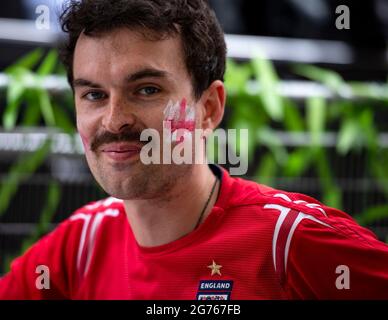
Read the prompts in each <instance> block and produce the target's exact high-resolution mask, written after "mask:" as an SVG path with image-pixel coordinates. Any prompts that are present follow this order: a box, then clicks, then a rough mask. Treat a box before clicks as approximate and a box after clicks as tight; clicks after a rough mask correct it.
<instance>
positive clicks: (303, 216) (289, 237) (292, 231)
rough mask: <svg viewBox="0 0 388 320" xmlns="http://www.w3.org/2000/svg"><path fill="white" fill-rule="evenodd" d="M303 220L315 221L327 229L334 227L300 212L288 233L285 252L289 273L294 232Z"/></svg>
mask: <svg viewBox="0 0 388 320" xmlns="http://www.w3.org/2000/svg"><path fill="white" fill-rule="evenodd" d="M303 219H309V220H312V221H315V222H317V223H319V224H321V225H324V226H326V227H329V228H332V226H330V225H329V224H327V223H325V222H322V221H320V220H318V219H317V218H315V217H313V216H312V215H309V214H305V213H303V212H299V214H298V216H297V217H296V219H295V221H294V223H293V224H292V227H291V229H290V232H289V233H288V236H287V242H286V248H285V252H284V270H286V271H287V261H288V253H289V251H290V245H291V239H292V236H293V235H294V232H295V230H296V228H297V226H298V224H299V223H301V222H302V220H303Z"/></svg>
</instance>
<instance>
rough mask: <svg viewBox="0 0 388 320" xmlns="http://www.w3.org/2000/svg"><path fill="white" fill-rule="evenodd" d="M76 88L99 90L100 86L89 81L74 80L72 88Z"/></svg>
mask: <svg viewBox="0 0 388 320" xmlns="http://www.w3.org/2000/svg"><path fill="white" fill-rule="evenodd" d="M76 87H90V88H101V87H102V86H101V85H99V84H98V83H94V82H92V81H89V80H85V79H75V80H74V81H73V88H76Z"/></svg>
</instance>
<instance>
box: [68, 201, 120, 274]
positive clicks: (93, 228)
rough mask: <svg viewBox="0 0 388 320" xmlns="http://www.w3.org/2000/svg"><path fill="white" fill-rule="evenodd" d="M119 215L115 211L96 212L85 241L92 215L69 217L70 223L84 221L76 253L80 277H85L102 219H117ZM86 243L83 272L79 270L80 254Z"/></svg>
mask: <svg viewBox="0 0 388 320" xmlns="http://www.w3.org/2000/svg"><path fill="white" fill-rule="evenodd" d="M119 214H120V211H119V210H117V209H107V210H105V211H102V212H98V213H96V214H95V217H94V219H93V222H92V225H91V226H90V232H89V237H88V239H86V234H87V231H88V227H89V224H90V220H91V219H92V217H93V214H92V213H89V214H85V213H77V214H75V215H73V216H71V217H70V220H71V221H75V220H84V224H83V226H82V231H81V237H80V242H79V246H78V253H77V270H78V272H80V273H81V274H82V275H85V274H86V272H87V270H88V268H89V265H90V261H91V257H92V253H93V248H94V245H95V239H96V234H97V230H98V228H99V226H100V225H101V222H102V220H103V218H104V217H118V216H119ZM86 243H87V245H88V247H87V252H86V254H87V257H86V258H87V260H86V267H85V270H81V259H82V253H83V251H84V248H85V244H86Z"/></svg>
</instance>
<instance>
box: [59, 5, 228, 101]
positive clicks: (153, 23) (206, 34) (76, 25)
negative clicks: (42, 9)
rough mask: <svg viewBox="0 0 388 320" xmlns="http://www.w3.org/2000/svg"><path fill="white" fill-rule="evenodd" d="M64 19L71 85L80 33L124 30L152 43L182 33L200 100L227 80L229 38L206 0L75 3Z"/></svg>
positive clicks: (64, 49) (63, 54) (65, 58)
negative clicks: (227, 45)
mask: <svg viewBox="0 0 388 320" xmlns="http://www.w3.org/2000/svg"><path fill="white" fill-rule="evenodd" d="M60 21H61V26H62V29H63V31H64V32H66V33H68V40H67V42H66V43H65V44H64V45H63V46H62V48H61V58H62V61H63V63H64V65H65V67H66V69H67V75H68V80H69V83H70V85H71V86H72V83H73V55H74V49H75V46H76V43H77V40H78V38H79V36H80V34H81V33H82V32H84V34H86V35H87V36H91V37H93V36H95V35H97V34H101V33H105V32H109V31H111V30H113V29H116V28H120V27H127V28H130V29H135V30H139V31H141V32H142V33H143V34H144V35H147V34H148V36H152V38H153V39H155V37H156V39H163V38H166V37H169V36H174V35H177V34H178V35H180V38H181V41H182V44H183V50H184V55H185V63H186V67H187V70H188V73H189V74H190V76H191V79H192V84H193V93H194V96H195V97H196V98H197V99H198V98H199V97H201V95H202V93H203V91H204V90H206V89H207V88H208V87H209V85H210V84H211V83H212V82H213V81H215V80H223V79H224V73H225V59H226V45H225V39H224V34H223V31H222V29H221V27H220V25H219V23H218V21H217V18H216V16H215V14H214V12H213V10H211V9H210V7H209V5H208V3H207V1H206V0H81V1H79V0H71V1H69V2H67V4H66V5H65V8H64V11H63V13H62V14H61V16H60Z"/></svg>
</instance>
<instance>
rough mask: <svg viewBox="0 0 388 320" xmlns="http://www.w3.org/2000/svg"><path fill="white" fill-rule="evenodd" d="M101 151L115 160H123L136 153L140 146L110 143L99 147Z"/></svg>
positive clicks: (138, 151)
mask: <svg viewBox="0 0 388 320" xmlns="http://www.w3.org/2000/svg"><path fill="white" fill-rule="evenodd" d="M100 150H101V152H102V153H103V154H105V155H107V156H108V157H109V158H111V159H112V160H115V161H125V160H128V159H130V158H132V157H133V156H135V155H137V154H139V153H140V151H141V146H139V145H136V144H128V143H110V144H108V145H104V146H103V147H101V149H100Z"/></svg>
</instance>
